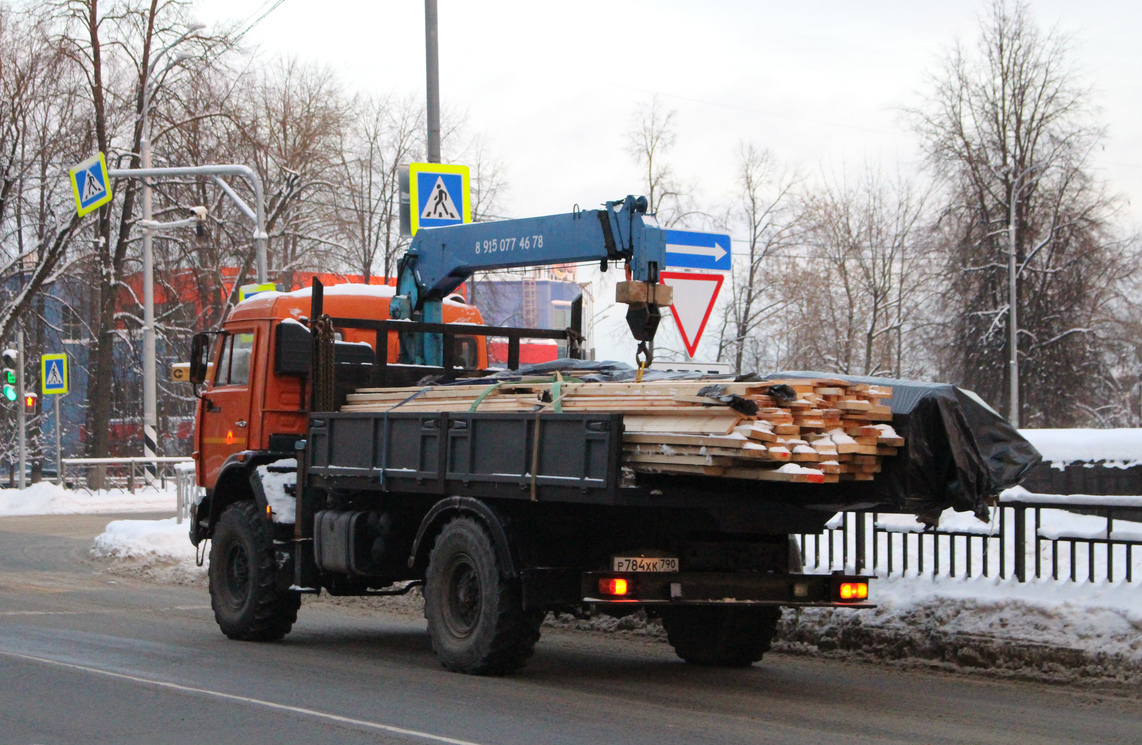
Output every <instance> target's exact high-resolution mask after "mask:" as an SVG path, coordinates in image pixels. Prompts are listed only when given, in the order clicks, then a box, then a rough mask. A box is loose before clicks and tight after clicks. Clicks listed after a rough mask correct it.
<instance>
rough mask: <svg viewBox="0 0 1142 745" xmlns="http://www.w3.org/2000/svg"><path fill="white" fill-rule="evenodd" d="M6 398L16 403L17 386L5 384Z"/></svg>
mask: <svg viewBox="0 0 1142 745" xmlns="http://www.w3.org/2000/svg"><path fill="white" fill-rule="evenodd" d="M4 398H6V399H8V400H9V401H15V400H16V386H14V385H8V384H5V385H4Z"/></svg>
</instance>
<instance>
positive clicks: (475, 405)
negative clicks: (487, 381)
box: [468, 380, 504, 411]
mask: <svg viewBox="0 0 1142 745" xmlns="http://www.w3.org/2000/svg"><path fill="white" fill-rule="evenodd" d="M503 384H504V381H502V380H501V381H500V382H499V383H493V384H492V385H490V386H488V387H487V388H486V389H485V390H484V392H483V393H481V394H480V395H479V396H476V400H475V401H473V402H472V405H471V406H469V407H468V411H475V410H476V409H477V408H478V407H479V406H480V404H482V403H483V402H484V399H485V398H487V397H488V395H489V394H491V392H492V391H494V390H496V389H497V388H499V387H500V386H501V385H503Z"/></svg>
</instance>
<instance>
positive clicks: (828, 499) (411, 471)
mask: <svg viewBox="0 0 1142 745" xmlns="http://www.w3.org/2000/svg"><path fill="white" fill-rule="evenodd" d="M524 245H526V246H527V248H522V247H521V246H524ZM663 250H664V237H663V231H662V230H661V229H659V228H658V227H657V226H656V225H655V224H654V221H653V217H652V216H651V215H648V214H646V207H645V200H642V199H641V198H634V197H628V198H627V199H625V200H620V201H617V202H608V203H607V204H606V206H605V208H603V209H600V210H597V211H579V210H576V211H575V212H573V213H571V214H568V215H555V216H550V217H545V218H531V219H526V220H508V221H502V222H498V223H485V224H475V225H463V226H457V227H452V228H439V229H434V230H422V231H421V232H420V233H418V234H417V236H416V238H415V239H414V241H413V244H412V246H411V248H410V250H409V254H408V255H407V256H406V257H405V259H404V260H402V262H401V267H400V271H401V274H400V278H399V279H398V282H397V285H396V287H395V288H391V287H386V288H376V287H363V286H353V285H338V286H334V287H331V288H328V289H326V288H323V287H322V286H321V285H320V283H317V282H315V285H314V287H313V288H312V290H305V291H299V292H293V293H264V294H262V295H258V296H254V297H252V298H249V299H247V300H245V301H243V302H241V303H239V304H238V305H237V306H236V307H235V308H234V309H233V310H232V312H231V313H230V314H229V316H228V317H227V318H226V319H225V321H224V322H223V323H222V324H221V326H220V328H219V329H217V330H216V331H214V332H211V333H203V334H198V335H196V336H195V337H194V340H193V344H192V349H191V359H190V378H191V380H192V381H193V382H195V383H196V384H198V385H202V386H203V389H202V390H201V393H200V394H199V401H198V409H197V414H196V432H195V438H196V440H195V453H194V457H195V460H196V465H197V473H198V481H199V484H200V486H201V487H203V488H204V490H203V493H204V496H203V497H202V498H201V499H200V501H198V502H197V503H196V504H195V505H194V506H193V508H192V511H191V521H190V538H191V541H192V542H193V543H194V544H195V545H196V546H198V547H200V548H202V549H203V550H205V547H206V545H207V541H209V557H210V567H209V578H210V595H211V604H212V606H213V609H214V614H215V618H216V620H217V622H218V624H219V626H220V628H221V629H222V631H223V633H225V634H226V635H227V636H229V637H231V638H234V639H240V640H249V641H272V640H276V639H280V638H281V637H283V636H284V635H285V634H286V633H288V632H289V630H290V628H291V627H292V626H293V624H294V623H295V621H296V617H297V613H298V609H299V607H300V604H301V599H302V596H303V595H305V594H313V593H320V592H326V593H329V594H331V595H364V596H385V595H394V594H402V593H405V592H408V591H410V590H411V589H412V588H414V587H421V588H422V591H423V594H424V602H425V616H426V618H427V621H428V633H429V637H430V639H431V642H432V647H433V649H434V651H435V653H436V655H437V656H438V658H439V660H440V662H441V663H442V664H443V665H444V667H446V668H448V669H450V670H454V671H459V672H464V673H474V674H489V673H491V674H496V673H507V672H510V671H512V670H514V669H516V668H518V667H520V666H521V665H523V664H524V663H525V661H526V660H527V659H528V658H529V656H530V655H531V654H532V651H533V649H534V647H535V644H536V642H537V640H538V639H539V635H540V625H541V623H542V621H543V619H544V617H545V616H546V614H547V613H548V612H549V611H560V610H579V609H583V608H590V609H595V610H597V611H599V612H603V613H609V614H614V615H624V614H629V613H632V612H635V611H638V610H640V609H641V610H644V611H646V612H647V613H649V614H651V615H653V616H657V617H660V618H661V620H662V623H663V625H664V627H665V629H666V632H667V635H668V638H669V641H670V643H671V644H672V645H673V647H674V649H675V650H676V651H677V653H678V655H679V656H680V657H682V658H683V659H684V660H686V661H687V662H690V663H695V664H701V665H717V666H748V665H750V664H753V663H754V662H756V661H758V660H759V659H761V657H762V655H763V654H764V652H765V651H766V650H767V649H768V648H769V645H770V641H771V639H772V637H773V635H774V633H775V630H776V628H777V625H778V621H779V618H780V613H781V608H782V607H803V606H831V607H854V608H859V607H869V605H868V603H869V600H868V587H869V577H867V576H863V575H858V574H840V573H834V574H811V573H805V572H803V571H802V566H801V560H800V556H799V553H798V551H797V545H796V543H795V542H794V541H793V540H792V539H791V536H792V535H793V534H803V533H816V532H819V531H821V530H822V529H823V528H824V526H825V524H826V522H827V521H828V520H829V519H830V518H831V517H832V516H833V515H834V514H835V512H836V511H837V510H838V509H844V508H852V507H860V506H863V507H868V508H871V507H875V506H876V505H871V504H867V505H855V504H854V503H853V501H852V497H850V496H847V495H846V491H845V486H844V485H843V484H839V485H830V487H829V488H825V487H813V488H808V487H806V486H804V485H782V484H775V483H767V482H756V481H752V482H746V481H737V480H728V479H710V478H703V477H700V476H652V475H645V474H642V475H637V476H636V475H635V474H632V473H631V472H629V471H627V472H625V473H624V469H623V468H622V465H621V456H622V437H623V415H622V414H615V413H598V414H592V413H550V412H547V411H543V412H539V413H524V414H514V413H512V414H508V413H481V412H479V411H478V410H477V411H469V412H408V413H406V412H402V410H401V408H400V407H399V405H398V406H396V407H393V408H392V409H390V410H388V411H384V412H363V413H362V412H343V411H339V408H340V405H341V404H342V403H343V402H344V400H345V398H346V396H347V395H348V393H349V392H352V391H354V390H357V389H359V388H362V387H376V386H389V385H409V384H411V383H414V382H416V381H418V380H421V379H422V378H424V377H425V376H426V375H431V376H435V378H436V379H437V380H444V381H448V380H453V379H459V378H463V377H480V376H486V375H489V374H491V372H492V371H488V370H486V369H484V368H485V366H486V364H487V362H486V351H485V350H486V339H487V338H488V337H491V336H495V337H507V338H508V340H509V348H510V350H511V351H510V352H509V358H510V360H511V361H510V362H509V368H513V367H515V366H517V365H518V349H519V344H520V339H521V338H528V337H540V338H556V337H558V338H563V339H565V340H567V341H568V343H569V345H570V347H571V349H572V350H573V351H574V350H575V349H576V344H577V341H578V340H579V339H581V335H580V334H579V333H577V331H576V329H575V328H571V329H568V330H560V331H544V330H528V329H514V328H513V329H509V328H494V327H488V326H485V325H484V324H483V323H482V318H481V317H480V315H479V311H478V310H477V309H476V308H474V307H472V306H470V305H467V304H466V303H464V302H463V300H462V299H460V298H458V297H457V296H455V295H453V294H451V293H452V292H453V291H454V290H455V289H456V287H457V286H458V285H459V284H460V283H461V282H463V281H464V280H465V279H466V278H467V277H468V276H470V274H471V272H472V271H474V270H475V269H484V268H498V267H505V266H525V265H536V264H543V263H556V262H559V263H566V262H569V261H588V260H590V261H598V262H601V264H602V265H603V266H604V267H605V266H606V265H607V264H608V263H610V264H612V265H613V264H615V263H620V264H622V265H625V266H626V268H627V269H628V271H629V274H628V277H629V279H628V281H627V282H626V283H622V284H625V285H626V286H625V287H620V296H621V297H622V298H623V299H624V300H625V301H626V302H628V304H630V306H631V310H630V313H628V321H629V323H630V326H631V330H632V333H633V334H634V336H635V338H636V339H638V340H639V341H641V342H644V344H643V345H642V346H641V348H640V352H639V357H640V361H642V362H646V361H648V360H647V357H648V356H649V351H648V347H647V346H646V345H645V342H647V341H648V340H651V339H653V335H654V327H655V326H656V325H657V317H658V312H659V306H661V305H665V304H668V303H669V297H668V296H667V295H665V294H663V291H662V290H661V285H658V277H657V272H658V270H659V268H660V267H661V266H662V261H663V258H664V255H663ZM656 285H657V287H656ZM574 325H575V324H574V323H573V326H574ZM513 355H514V356H513Z"/></svg>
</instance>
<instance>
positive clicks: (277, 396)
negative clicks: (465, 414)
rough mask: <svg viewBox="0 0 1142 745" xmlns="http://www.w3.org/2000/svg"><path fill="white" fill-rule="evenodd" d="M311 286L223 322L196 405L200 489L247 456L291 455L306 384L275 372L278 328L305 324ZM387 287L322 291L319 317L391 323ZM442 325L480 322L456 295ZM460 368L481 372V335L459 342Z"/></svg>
mask: <svg viewBox="0 0 1142 745" xmlns="http://www.w3.org/2000/svg"><path fill="white" fill-rule="evenodd" d="M310 295H311V291H310V289H309V288H306V289H302V290H296V291H294V292H287V293H280V292H265V293H261V294H258V295H255V296H253V297H250V298H247V299H246V300H243V301H242V302H240V303H238V304H237V305H236V306H235V307H234V309H233V310H232V311H231V312H230V314H229V316H227V318H226V320H225V321H224V322H223V324H222V328H221V330H220V333H219V334H218V336H217V338H216V340H215V342H214V345H213V348H212V350H211V353H210V358H209V359H210V361H211V362H212V363H213V364H212V365H211V369H210V372H209V373H208V374H207V380H206V383H205V385H206V387H205V390H204V391H203V393H202V395H201V396H200V398H199V401H198V408H197V411H196V427H195V442H194V447H195V449H194V459H195V465H196V471H197V474H198V484H199V486H202V487H205V488H206V489H208V490H213V488H214V487H215V485H216V484H217V482H218V478H219V475H220V474H221V472H222V470H223V468H224V466H225V465H226V463H227V461H228V460H229V459H231V458H234V457H236V456H239V454H241V453H245V452H251V451H252V452H255V453H257V452H263V453H264V452H283V453H290V452H292V451H293V443H294V442H295V441H296V440H298V439H299V438H302V437H305V433H306V428H307V426H308V394H307V390H306V388H305V378H304V377H303V376H299V375H294V374H279V373H278V371H276V370H275V365H274V360H275V359H276V351H277V350H275V349H274V346H275V344H277V340H278V339H279V334H277V333H275V332H276V330H277V327H278V326H279V325H281V324H287V323H298V324H301V323H303V319H308V316H309V313H310ZM392 295H393V288H392V287H390V286H388V285H360V284H341V285H333V286H330V287H326V288H325V290H324V306H323V308H324V312H325V313H327V314H328V315H329V316H331V317H333V318H359V319H365V320H377V321H385V320H388V319H389V300H390V299H391V298H392ZM444 321H445V323H470V324H482V323H483V318H482V316H481V315H480V311H479V310H478V309H477V308H475V307H474V306H471V305H468V304H467V303H465V302H464V301H463V299H462V298H461V297H460V296H459V295H453V296H451V297H450V298H448V299H446V300H445V301H444ZM339 333H340V338H339V340H340V341H342V342H348V343H355V344H362V345H368V347H369V350H370V352H371V353H372V351H373V350H374V347H375V342H376V334H375V333H372V332H369V331H367V330H363V329H341V330H339ZM388 336H389V343H388V354H387V359H388V361H389V362H390V363H394V362H396V361H397V359H398V357H399V354H400V350H399V342H398V339H397V334H396V333H395V332H392V333H390V334H389V335H388ZM462 341H463V342H464V343H463V344H462V345H461V349H462V350H463V351H462V353H461V357H464V358H466V359H464V362H465V366H468V367H475V368H478V369H485V368H487V366H488V357H487V348H486V344H485V342H484V339H483V337H463V338H462Z"/></svg>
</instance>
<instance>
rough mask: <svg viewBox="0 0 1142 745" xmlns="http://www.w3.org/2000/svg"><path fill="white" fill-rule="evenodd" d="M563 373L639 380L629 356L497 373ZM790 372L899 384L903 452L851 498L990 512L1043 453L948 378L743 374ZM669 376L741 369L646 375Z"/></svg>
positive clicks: (895, 415) (910, 508)
mask: <svg viewBox="0 0 1142 745" xmlns="http://www.w3.org/2000/svg"><path fill="white" fill-rule="evenodd" d="M555 372H561V373H563V374H566V375H568V376H570V377H574V378H575V379H577V380H584V381H592V382H622V381H631V380H634V379H635V377H636V375H637V371H636V370H635V369H634V368H632V367H630V366H629V365H627V364H625V363H622V362H594V361H584V360H569V359H563V360H554V361H552V362H546V363H542V364H539V365H529V366H526V367H523V368H520V369H519V370H516V371H505V372H503V373H501V374H500V375H497V376H496V377H495V378H493V380H495V379H499V380H503V379H511V378H519V377H528V376H542V375H553V374H554V373H555ZM782 378H832V379H839V380H845V381H849V382H852V383H870V384H875V385H881V386H889V387H891V388H892V399H891V401H890V403H891V406H892V427H893V429H895V430H896V433H897V434H898V435H900V436H901V437H903V438H904V443H905V444H904V447H903V448H902V449H901V452H899V453H898V454H897V456H896V457H889V458H884V459H883V471H882V472H881V473H880V474H878V475H877V477H876V479H875V480H873V481H867V482H850V483H846V484H844V485H843V487H842V488H844V489H845V490H846V498H845V501H846V502H851V503H854V504H863V505H869V506H873V505H875V506H879V507H882V508H883V507H894V508H895V509H897V510H899V511H901V512H908V513H912V514H915V515H916V516H917V517H918V518H919V519H920V520H921V521H923V522H926V523H929V524H935V523H936V522H937V521H938V520H939V516H940V513H941V512H943V511H944V510H945V509H947V508H949V507H951V508H953V509H955V510H958V511H960V512H974V513H975V514H976V515H978V516H979V517H980V518H981V519H988V509H987V507H988V504H989V503H994V500H995V497H996V496H997V495H998V494H999V492H1001V491H1003V490H1004V489H1007V488H1010V487H1012V486H1015V485H1016V484H1018V483H1019V481H1020V480H1021V479H1022V478H1023V477H1024V476H1026V475H1027V473H1028V472H1029V471H1030V470H1031V469H1032V468H1034V467H1035V465H1036V464H1038V463H1039V462H1040V461H1041V460H1042V457H1041V456H1040V455H1039V452H1038V451H1037V450H1036V449H1035V448H1034V446H1032V445H1031V443H1029V442H1028V441H1027V440H1025V439H1024V438H1023V437H1022V436H1021V435H1020V434H1019V432H1018V431H1016V429H1015V428H1014V427H1012V426H1011V425H1010V424H1008V422H1007V420H1006V419H1004V418H1003V417H1002V416H1000V415H999V414H997V413H996V412H995V411H994V410H993V409H992V408H991V407H989V406H988V405H987V404H985V403H984V402H983V401H982V400H980V399H979V398H978V397H977V396H976V395H975V394H973V393H971V392H969V391H965V390H962V389H960V388H957V387H955V386H953V385H948V384H946V383H925V382H920V381H915V380H895V379H892V378H873V377H854V376H850V375H836V374H832V373H821V372H804V371H795V372H778V373H770V374H767V375H764V376H759V375H753V374H751V375H746V376H739V377H738V378H736V379H737V380H743V381H748V380H756V381H764V380H780V379H782ZM665 379H678V380H710V381H731V380H735V378H734V377H733V376H724V375H723V376H711V375H701V374H697V373H661V372H657V371H654V370H648V371H646V372H645V374H644V376H643V380H665ZM801 488H802V489H803V490H806V487H804V486H802V487H801ZM820 488H831V489H835V488H836V487H833V486H829V487H820ZM813 491H816V490H813Z"/></svg>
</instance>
